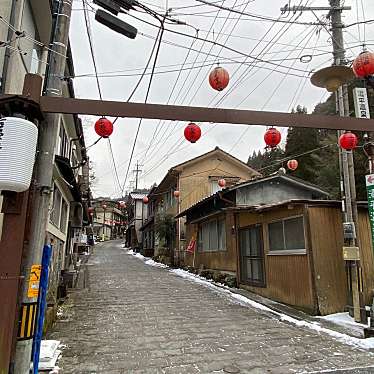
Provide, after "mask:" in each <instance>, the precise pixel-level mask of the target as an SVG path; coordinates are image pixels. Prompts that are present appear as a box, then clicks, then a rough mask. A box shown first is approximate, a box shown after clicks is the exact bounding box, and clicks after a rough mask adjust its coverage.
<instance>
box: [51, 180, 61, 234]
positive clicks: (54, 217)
mask: <svg viewBox="0 0 374 374" xmlns="http://www.w3.org/2000/svg"><path fill="white" fill-rule="evenodd" d="M61 199H62V196H61V192H60V191H59V189H58V188H57V186H56V185H55V186H54V189H53V206H52V212H51V216H50V221H51V222H52V223H53V224H54V225H55V226H56V227H59V225H60V214H61Z"/></svg>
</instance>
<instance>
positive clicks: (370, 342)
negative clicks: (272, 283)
mask: <svg viewBox="0 0 374 374" xmlns="http://www.w3.org/2000/svg"><path fill="white" fill-rule="evenodd" d="M170 272H172V273H174V274H176V275H177V276H180V277H182V278H185V279H189V280H191V281H193V282H195V283H199V284H202V285H204V286H205V287H209V288H211V289H214V290H215V291H216V292H219V293H222V294H225V295H226V296H229V297H230V298H231V299H232V300H234V301H236V302H239V303H240V304H242V305H246V306H248V305H249V306H251V307H253V308H256V309H260V310H263V311H266V312H269V313H272V314H273V315H274V316H276V317H278V318H279V320H281V321H284V322H288V323H291V324H293V325H295V326H298V327H305V328H308V329H310V330H314V331H316V332H318V333H324V334H327V335H329V336H331V337H333V338H334V339H336V340H338V341H340V342H342V343H345V344H348V345H351V346H354V347H358V348H363V349H374V338H368V339H359V338H355V337H352V336H349V335H346V334H343V333H340V332H337V331H334V330H330V329H327V328H325V327H322V326H321V325H320V324H319V323H318V322H308V321H304V320H298V319H296V318H293V317H290V316H288V315H286V314H283V313H279V312H277V311H275V310H272V309H270V308H268V307H267V306H265V305H262V304H260V303H257V302H256V301H253V300H251V299H249V298H247V297H245V296H243V295H239V294H236V293H233V292H231V291H230V290H228V289H222V288H221V287H219V286H217V285H215V284H214V282H212V281H210V280H207V279H205V278H203V277H200V276H198V275H195V274H191V273H189V272H187V271H185V270H182V269H171V270H170Z"/></svg>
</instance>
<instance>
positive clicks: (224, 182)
mask: <svg viewBox="0 0 374 374" xmlns="http://www.w3.org/2000/svg"><path fill="white" fill-rule="evenodd" d="M218 185H219V186H220V187H222V188H223V187H225V186H226V180H225V179H223V178H222V179H219V180H218Z"/></svg>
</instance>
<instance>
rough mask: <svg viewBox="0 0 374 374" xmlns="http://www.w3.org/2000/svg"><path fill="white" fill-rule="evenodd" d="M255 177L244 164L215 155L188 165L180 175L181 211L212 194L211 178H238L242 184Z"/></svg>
mask: <svg viewBox="0 0 374 374" xmlns="http://www.w3.org/2000/svg"><path fill="white" fill-rule="evenodd" d="M253 175H254V172H253V173H252V172H251V171H250V170H249V169H248V168H247V167H246V166H245V165H244V164H243V165H240V163H237V162H233V161H232V160H230V159H229V158H226V157H224V156H221V155H219V156H217V155H216V154H213V155H212V156H211V157H209V158H206V159H202V160H201V161H200V162H198V163H193V164H191V165H187V166H186V167H184V168H183V170H182V172H181V174H180V180H179V183H180V184H179V188H180V191H181V206H180V209H181V211H183V210H185V209H187V208H189V207H190V206H191V205H193V204H195V203H197V202H198V201H199V200H201V199H203V198H204V197H206V196H209V195H211V194H212V184H211V183H212V182H211V180H210V179H209V177H212V176H219V177H238V178H239V181H240V182H243V181H246V180H248V179H250V178H251V177H252V176H253Z"/></svg>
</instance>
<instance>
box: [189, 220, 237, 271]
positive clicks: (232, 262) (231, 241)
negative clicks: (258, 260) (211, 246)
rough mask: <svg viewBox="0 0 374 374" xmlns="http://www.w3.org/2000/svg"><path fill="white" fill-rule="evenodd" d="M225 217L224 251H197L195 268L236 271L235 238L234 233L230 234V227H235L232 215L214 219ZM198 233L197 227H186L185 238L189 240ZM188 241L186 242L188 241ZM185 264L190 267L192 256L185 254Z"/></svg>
mask: <svg viewBox="0 0 374 374" xmlns="http://www.w3.org/2000/svg"><path fill="white" fill-rule="evenodd" d="M223 216H225V221H226V251H216V252H200V251H197V252H196V254H195V268H197V269H198V268H199V267H200V266H201V265H203V266H204V268H206V269H212V270H220V271H227V272H233V273H236V269H237V254H236V238H235V232H234V233H233V232H232V227H233V226H235V221H234V214H233V213H227V214H224V213H222V214H220V215H217V216H215V218H222V217H223ZM197 231H198V225H197V224H195V225H188V226H187V237H188V238H189V240H190V239H191V237H192V235H195V234H196V233H197ZM189 240H188V241H189ZM185 262H186V264H187V265H188V266H192V263H193V254H188V253H186V260H185Z"/></svg>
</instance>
